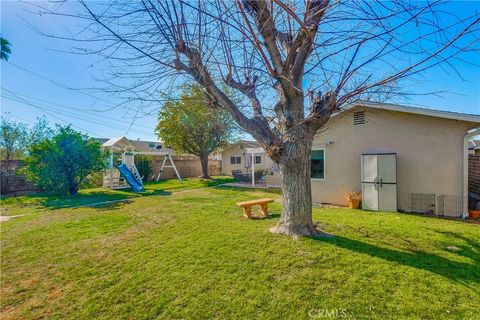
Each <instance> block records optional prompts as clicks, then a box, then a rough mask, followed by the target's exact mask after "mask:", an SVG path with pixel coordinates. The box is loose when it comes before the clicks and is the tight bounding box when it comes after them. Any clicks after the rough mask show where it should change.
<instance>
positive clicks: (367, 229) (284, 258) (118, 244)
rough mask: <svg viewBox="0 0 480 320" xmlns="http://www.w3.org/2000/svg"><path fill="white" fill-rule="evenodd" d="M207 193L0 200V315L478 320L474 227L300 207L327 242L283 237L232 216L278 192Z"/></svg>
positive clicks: (156, 190)
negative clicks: (241, 204)
mask: <svg viewBox="0 0 480 320" xmlns="http://www.w3.org/2000/svg"><path fill="white" fill-rule="evenodd" d="M211 184H212V183H210V182H208V181H200V180H198V179H191V180H190V181H187V182H185V183H184V184H182V185H179V183H178V182H175V181H169V182H164V183H163V185H162V184H160V183H159V184H154V185H152V186H151V187H149V188H148V190H153V191H151V192H150V193H151V194H152V196H142V195H133V194H131V193H128V192H124V193H125V194H123V193H120V195H119V194H118V193H117V192H112V191H104V190H103V191H102V189H94V190H86V191H83V192H82V194H81V195H80V196H78V197H77V198H76V199H73V200H72V199H66V200H65V199H63V200H61V199H56V200H55V198H53V197H42V196H36V197H33V196H31V197H20V198H16V199H14V198H9V199H4V200H3V201H2V214H3V215H5V214H8V215H18V214H22V215H23V216H21V217H18V218H15V219H12V220H10V221H7V222H4V223H2V224H1V250H2V251H1V255H2V256H1V258H2V259H1V267H2V269H1V298H2V299H1V311H2V315H1V318H2V319H39V318H45V319H209V318H217V319H313V318H312V317H309V313H310V315H313V316H316V318H317V319H321V318H322V317H320V315H321V309H324V310H325V309H326V310H328V311H329V312H333V311H335V310H337V314H339V315H340V317H341V316H342V315H346V318H347V319H480V314H479V306H480V226H479V225H474V224H467V223H463V222H458V221H449V220H440V219H433V218H426V217H420V216H414V215H406V214H394V213H372V212H362V211H358V210H346V209H314V219H315V220H316V221H320V222H321V224H322V226H323V227H324V228H325V230H326V231H327V232H330V233H332V234H334V235H335V237H334V238H333V239H321V240H314V239H306V238H305V239H300V240H298V241H295V240H292V239H291V238H288V237H285V236H280V235H274V234H271V233H269V232H268V228H269V227H271V226H273V225H275V223H276V222H277V220H278V217H279V211H280V204H279V203H278V202H275V203H274V204H273V205H272V206H271V211H272V217H271V219H265V220H245V219H243V218H242V217H241V210H240V209H239V208H237V207H236V206H235V202H237V201H240V200H247V199H252V198H257V197H273V198H276V199H277V198H279V197H280V195H279V193H278V192H267V191H261V190H251V189H238V188H227V187H211V188H201V187H203V186H209V185H211ZM189 188H194V189H189ZM195 188H196V189H195ZM148 190H147V194H148V193H149V192H148ZM178 190H183V192H177V191H178ZM166 192H168V195H167V194H166ZM122 197H124V198H125V199H126V198H127V197H128V198H129V199H130V200H131V201H129V202H119V203H112V204H111V205H105V206H101V207H81V208H64V206H66V205H67V204H70V205H78V204H84V203H91V202H89V201H90V200H92V199H97V200H98V199H103V200H109V199H112V198H113V199H123V198H122ZM85 199H89V200H85ZM62 201H63V202H62ZM311 310H313V311H311ZM330 315H331V314H330ZM331 318H332V317H330V319H331ZM344 318H345V317H344Z"/></svg>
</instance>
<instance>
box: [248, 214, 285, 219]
mask: <svg viewBox="0 0 480 320" xmlns="http://www.w3.org/2000/svg"><path fill="white" fill-rule="evenodd" d="M255 214H258V213H255ZM278 218H280V213H269V214H268V216H266V217H262V216H257V215H255V216H252V217H251V218H250V220H271V219H278Z"/></svg>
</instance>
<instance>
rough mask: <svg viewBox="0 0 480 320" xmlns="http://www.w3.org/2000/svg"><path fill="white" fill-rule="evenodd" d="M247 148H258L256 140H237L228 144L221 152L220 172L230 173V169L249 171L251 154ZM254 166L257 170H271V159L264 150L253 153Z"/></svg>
mask: <svg viewBox="0 0 480 320" xmlns="http://www.w3.org/2000/svg"><path fill="white" fill-rule="evenodd" d="M249 148H260V144H259V143H257V142H256V141H249V140H238V141H237V142H235V143H232V144H230V145H229V146H228V147H227V148H225V149H224V150H223V151H222V152H221V159H222V160H221V161H222V173H223V174H227V175H231V174H232V171H241V172H243V173H247V172H250V170H251V167H252V155H251V154H249V153H248V150H247V149H249ZM254 161H255V164H254V167H255V171H257V170H266V171H268V172H271V171H272V167H273V161H272V159H270V158H269V157H268V156H267V155H266V153H265V152H264V151H262V153H258V154H254Z"/></svg>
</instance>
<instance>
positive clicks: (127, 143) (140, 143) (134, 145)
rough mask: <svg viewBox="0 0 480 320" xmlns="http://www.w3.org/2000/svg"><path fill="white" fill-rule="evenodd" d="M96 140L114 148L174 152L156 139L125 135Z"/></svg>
mask: <svg viewBox="0 0 480 320" xmlns="http://www.w3.org/2000/svg"><path fill="white" fill-rule="evenodd" d="M97 140H98V141H100V142H103V144H102V146H104V147H107V148H110V147H113V148H114V149H124V148H131V149H133V150H134V151H135V152H139V153H141V152H158V153H160V152H161V153H169V154H174V153H175V152H174V151H173V150H172V149H171V148H168V147H165V146H164V145H163V143H161V142H158V141H145V140H130V139H128V138H127V137H116V138H111V139H102V138H97Z"/></svg>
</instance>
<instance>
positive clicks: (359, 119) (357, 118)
mask: <svg viewBox="0 0 480 320" xmlns="http://www.w3.org/2000/svg"><path fill="white" fill-rule="evenodd" d="M360 124H365V111H357V112H354V113H353V125H355V126H357V125H360Z"/></svg>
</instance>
